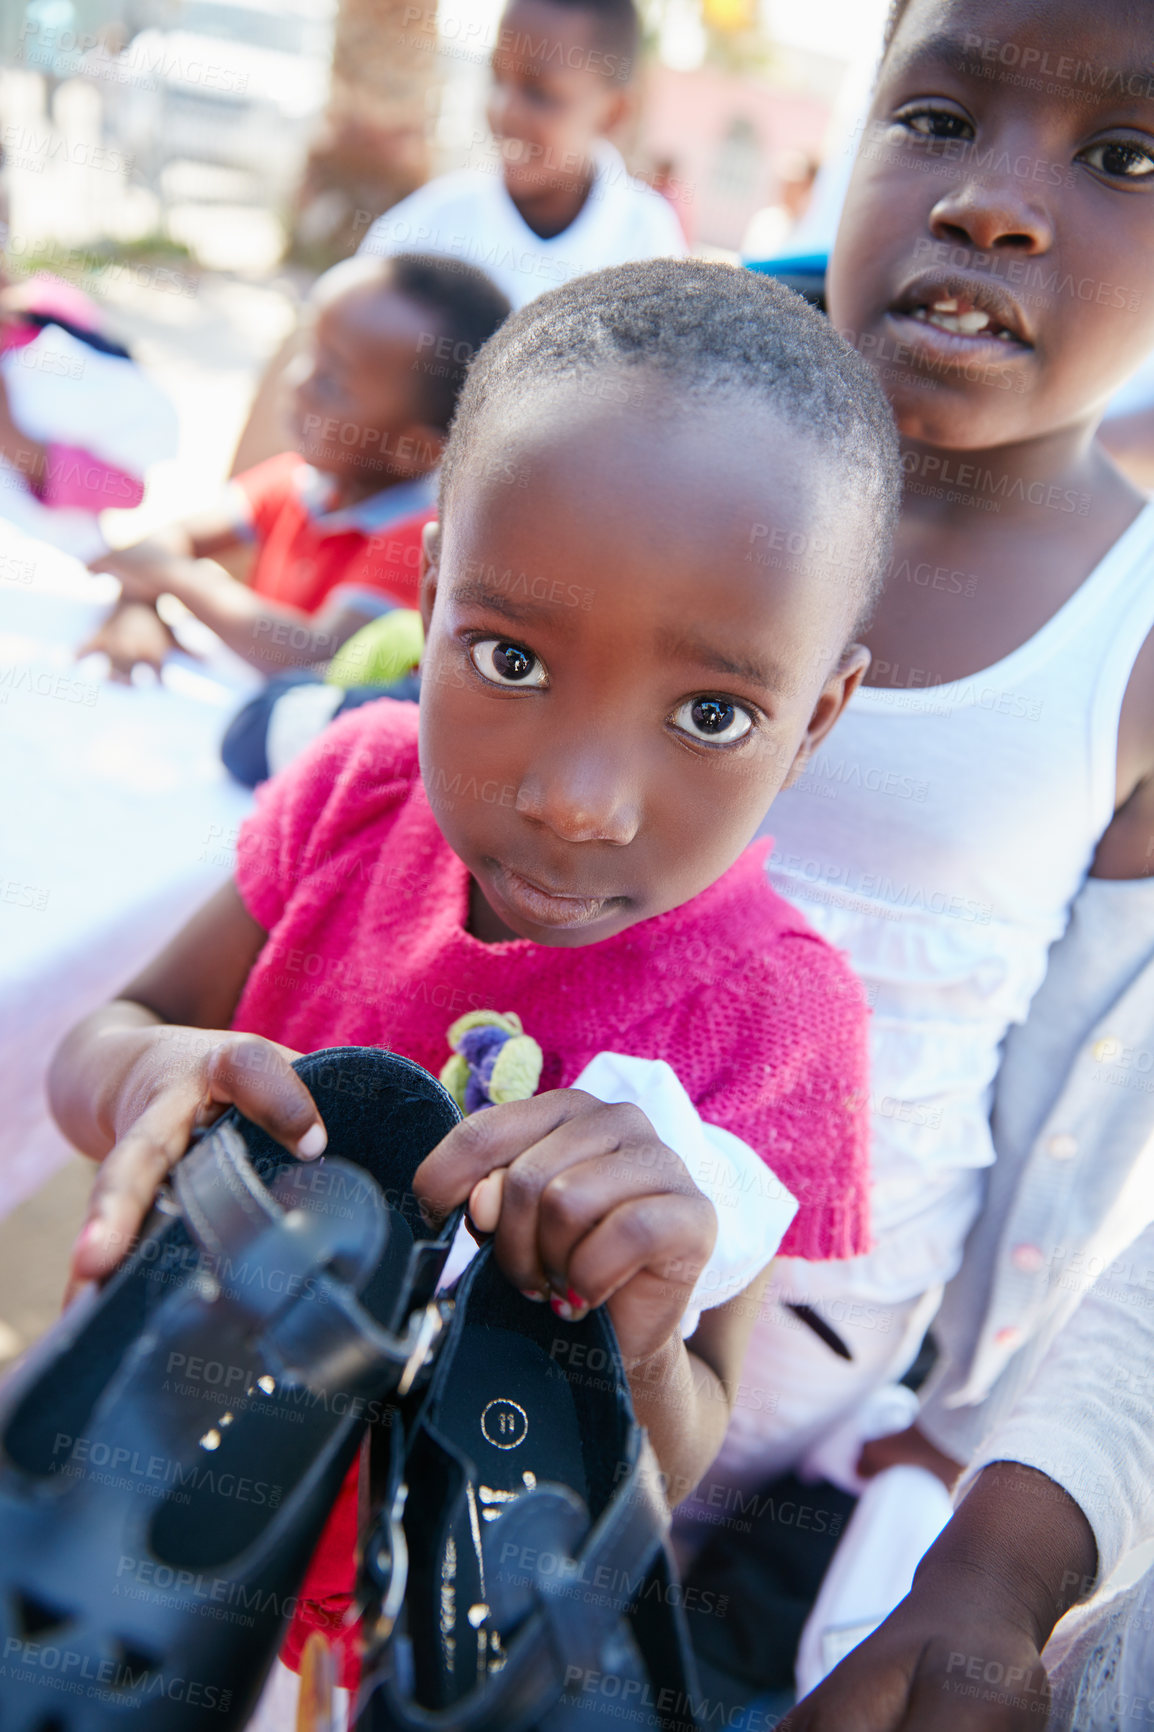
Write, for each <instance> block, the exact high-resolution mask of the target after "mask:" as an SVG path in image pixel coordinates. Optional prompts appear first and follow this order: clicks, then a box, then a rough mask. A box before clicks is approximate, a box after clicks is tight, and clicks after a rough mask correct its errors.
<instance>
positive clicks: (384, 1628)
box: [369, 1480, 409, 1643]
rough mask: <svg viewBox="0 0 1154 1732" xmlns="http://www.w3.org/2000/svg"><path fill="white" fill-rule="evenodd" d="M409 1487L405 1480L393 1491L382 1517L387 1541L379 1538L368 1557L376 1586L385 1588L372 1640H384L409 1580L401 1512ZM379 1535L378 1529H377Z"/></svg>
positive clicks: (394, 1620)
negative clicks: (390, 1501)
mask: <svg viewBox="0 0 1154 1732" xmlns="http://www.w3.org/2000/svg"><path fill="white" fill-rule="evenodd" d="M408 1495H409V1488H408V1486H407V1485H406V1484H405V1482H404V1480H402V1481H401V1482H400V1484H399V1485H398V1486H397V1489H396V1491H395V1492H394V1493H393V1501H392V1504H391V1506H390V1508H389V1511H388V1514H387V1516H385V1518H384V1520H385V1521H387V1523H388V1536H389V1537H388V1541H387V1543H386V1542H384V1540H383V1536H381V1537H378V1539H377V1541H376V1543H375V1544H374V1546H373V1551H372V1556H371V1558H370V1560H369V1562H370V1567H371V1571H372V1575H373V1577H374V1579H375V1581H376V1583H377V1586H378V1588H383V1589H384V1597H383V1599H382V1600H381V1604H380V1607H379V1609H378V1611H377V1615H376V1617H375V1619H374V1620H373V1641H374V1642H375V1643H376V1642H387V1641H388V1639H389V1637H390V1636H391V1635H392V1633H393V1626H394V1625H395V1624H396V1621H397V1619H398V1618H399V1617H400V1615H401V1607H402V1606H403V1605H404V1603H405V1589H406V1587H407V1586H408V1580H409V1546H408V1541H407V1540H406V1539H405V1527H404V1514H405V1503H406V1500H407V1498H408ZM378 1535H380V1529H378Z"/></svg>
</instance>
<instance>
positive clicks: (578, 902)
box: [421, 377, 868, 945]
mask: <svg viewBox="0 0 1154 1732" xmlns="http://www.w3.org/2000/svg"><path fill="white" fill-rule="evenodd" d="M595 383H596V384H597V386H598V388H599V391H600V388H601V387H603V386H605V385H612V386H613V387H614V389H613V390H612V391H611V392H606V393H604V395H605V397H606V399H607V400H605V401H601V402H598V401H595V400H594V399H592V398H590V397H589V396H588V395H587V394H586V393H585V392H584V391H582V390H581V389H580V388H579V386H578V385H576V384H569V385H567V386H564V387H559V388H557V389H556V390H555V391H554V392H553V393H552V394H551V396H550V399H549V409H550V412H549V414H548V416H547V417H537V418H536V419H537V420H539V421H540V422H541V425H540V426H539V427H538V428H537V429H536V430H534V428H533V427H532V426H527V425H525V424H524V423H523V424H522V428H521V430H520V431H519V433H518V435H517V436H516V439H515V441H514V442H513V443H511V444H510V445H509V446H506V447H503V448H502V451H501V456H500V460H499V461H493V462H491V463H489V464H487V465H485V464H484V462H483V457H482V455H481V453H480V452H476V453H471V454H470V456H469V458H468V460H467V464H466V468H465V470H464V471H463V472H462V474H461V475H460V476H459V478H458V480H457V484H456V490H455V492H454V495H453V499H452V503H451V509H450V511H449V514H448V520H447V522H446V524H445V525H444V528H443V531H440V532H438V531H434V532H433V533H432V534H431V535H430V537H429V544H428V548H427V552H428V556H429V563H428V568H427V571H426V575H425V584H424V594H423V604H422V605H423V610H424V613H425V620H426V629H427V632H428V642H427V645H426V650H425V658H424V661H423V663H422V694H421V770H422V775H423V778H424V783H425V788H426V790H427V793H428V797H429V801H430V804H431V806H432V809H433V812H434V814H435V816H436V818H437V821H438V823H439V824H440V827H441V830H442V831H443V833H444V835H445V837H446V839H447V841H448V842H449V843H450V845H451V846H452V847H453V849H454V850H455V852H456V853H457V854H458V855H459V856H460V857H461V859H462V860H463V861H464V862H465V864H466V865H467V866H468V868H469V870H470V872H471V873H472V874H473V877H474V878H475V880H476V882H477V884H478V886H479V888H480V891H481V893H482V895H483V897H484V899H485V902H486V903H487V904H488V907H489V909H490V910H491V911H492V913H493V915H494V916H495V917H496V922H497V930H498V931H504V932H506V933H508V934H511V935H512V934H515V935H518V936H520V937H523V938H530V939H533V940H535V941H536V942H538V943H541V944H548V945H582V944H589V943H592V942H593V941H594V940H597V939H601V938H607V937H609V936H610V935H611V934H612V933H615V932H620V931H622V930H623V929H624V928H625V927H628V926H631V925H633V924H634V922H636V921H638V920H643V919H646V918H648V917H649V916H651V915H655V914H660V913H663V912H664V911H665V910H667V909H669V908H674V907H677V906H678V905H679V904H681V903H683V902H686V901H688V900H689V898H690V897H692V896H695V895H696V894H697V893H698V892H699V891H701V890H703V889H705V888H706V886H707V885H709V884H711V883H712V882H713V881H714V880H715V879H716V878H718V877H720V875H721V874H722V873H723V872H724V871H725V870H726V869H727V868H728V867H729V866H730V865H731V864H732V863H733V861H734V860H735V859H736V858H737V856H738V854H739V853H740V852H741V850H742V849H743V848H744V847H745V845H746V844H747V843H748V842H749V841H750V839H751V838H752V837H753V835H754V834H755V832H756V830H757V828H758V826H759V824H760V823H761V821H762V819H763V818H764V816H765V813H766V810H767V808H768V807H769V805H770V802H771V801H772V799H773V797H774V795H775V794H776V793H777V792H778V790H779V789H780V788H781V786H782V785H783V783H784V782H785V780H786V778H787V776H788V775H789V774H790V772H791V771H792V770H793V768H794V766H795V764H797V763H798V760H799V757H800V756H803V755H804V753H805V751H806V749H807V748H809V747H812V746H813V745H815V744H816V743H817V741H818V740H819V739H820V738H821V737H823V736H824V734H825V733H826V732H827V731H828V729H829V728H830V727H831V726H832V725H833V722H834V721H835V720H836V718H837V716H838V715H839V714H840V712H841V709H842V708H843V706H844V704H845V702H846V700H847V698H848V696H849V693H850V692H851V691H852V689H853V688H854V687H855V686H856V685H857V683H858V681H859V680H860V678H861V674H862V672H863V671H864V668H865V665H866V662H867V661H868V656H867V654H866V652H865V651H864V650H860V651H858V652H857V653H856V654H854V655H849V656H846V657H842V656H841V653H840V652H841V651H842V647H843V645H844V643H845V640H846V637H847V636H848V634H849V630H850V627H851V625H852V621H853V617H854V614H855V611H856V596H857V590H856V586H855V585H854V584H852V583H851V582H849V580H848V578H847V575H846V574H847V571H848V570H850V569H851V568H852V562H853V560H854V558H855V554H856V547H855V542H856V544H857V546H858V547H860V545H861V543H862V541H863V538H864V535H865V534H866V533H868V531H867V530H866V529H865V527H864V526H863V524H862V523H861V521H860V513H858V512H856V511H854V510H851V509H850V508H849V507H847V506H846V505H845V504H844V503H842V502H841V501H840V499H839V496H838V490H837V488H836V486H835V485H834V482H835V479H836V478H835V477H834V476H832V475H831V474H829V473H828V471H827V470H826V467H825V465H823V463H822V459H821V457H820V455H818V454H817V453H816V452H815V451H813V450H811V449H809V448H808V447H807V448H806V450H805V451H804V453H803V454H802V453H799V440H798V436H797V433H796V431H794V430H792V429H788V428H783V427H782V426H780V425H779V424H777V423H776V422H775V421H773V420H771V419H770V418H769V416H767V414H766V413H765V412H764V411H760V412H755V411H754V410H752V409H751V408H750V407H749V406H748V405H746V404H743V403H736V404H731V405H729V406H727V407H725V408H719V409H715V410H713V411H711V412H709V413H704V414H695V415H693V416H689V415H681V416H679V417H677V418H676V419H675V420H674V419H661V418H660V417H654V416H652V415H648V416H647V415H646V413H645V403H644V401H643V400H642V398H641V396H640V394H638V395H637V401H636V402H634V404H633V405H632V406H631V407H627V406H623V402H622V397H621V395H620V394H619V393H618V392H617V390H616V386H617V384H618V383H619V384H620V386H621V392H622V393H624V394H625V395H626V396H628V394H629V393H631V392H632V393H635V394H637V386H636V384H635V383H627V382H626V381H625V380H620V381H614V380H610V379H606V378H603V377H601V378H598V379H597V380H596V381H595ZM534 407H536V405H534ZM528 419H529V416H528V413H527V416H526V420H528ZM481 443H482V445H483V444H484V443H485V441H484V437H483V436H482V440H481ZM482 469H485V471H486V472H485V474H484V475H482V474H480V473H479V472H480V471H481V470H482ZM823 471H824V472H823ZM819 498H820V499H821V507H820V509H819V507H818V505H817V501H818V499H819ZM790 549H793V550H794V551H793V552H790V551H789V550H790ZM486 935H487V936H488V935H490V934H489V933H486Z"/></svg>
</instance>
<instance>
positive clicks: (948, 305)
mask: <svg viewBox="0 0 1154 1732" xmlns="http://www.w3.org/2000/svg"><path fill="white" fill-rule="evenodd" d="M957 310H958V297H957V296H956V295H947V296H946V297H945V299H944V300H941V301H935V302H934V304H933V308H932V311H933V312H935V313H956V312H957Z"/></svg>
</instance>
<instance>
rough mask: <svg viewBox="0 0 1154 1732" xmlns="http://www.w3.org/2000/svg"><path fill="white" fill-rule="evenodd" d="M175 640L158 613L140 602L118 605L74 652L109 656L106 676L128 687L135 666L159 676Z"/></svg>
mask: <svg viewBox="0 0 1154 1732" xmlns="http://www.w3.org/2000/svg"><path fill="white" fill-rule="evenodd" d="M176 647H177V644H176V639H175V638H174V637H173V635H172V633H171V632H170V631H169V629H168V627H167V626H166V625H165V623H164V621H163V620H162V619H161V617H160V615H159V614H158V613H157V611H156V609H155V608H154V607H152V606H151V605H149V604H146V603H143V602H124V601H122V602H120V603H118V605H117V606H116V607H114V608H113V610H112V612H111V613H110V614H109V615H108V618H107V619H106V620H104V621H103V622H102V623H101V624H100V625H99V626H97V628H96V630H95V631H94V632H93V634H92V636H91V637H90V638H88V639H87V640H86V641H85V642H84V643H82V644H81V646H80V648H79V649H78V650H77V652H76V655H77V659H78V660H79V658H80V657H81V656H87V655H93V654H97V653H99V654H101V655H106V656H107V657H108V677H109V678H110V679H112V680H117V681H119V682H121V683H122V684H125V685H126V684H128V682H129V681H130V680H131V678H132V670H133V668H135V667H149V668H152V669H153V670H154V671H155V672H156V673H157V674H158V675H159V673H160V670H161V668H162V667H163V666H164V659H165V657H166V656H167V655H168V653H169V651H170V650H173V649H175V648H176Z"/></svg>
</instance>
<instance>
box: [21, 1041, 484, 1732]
mask: <svg viewBox="0 0 1154 1732" xmlns="http://www.w3.org/2000/svg"><path fill="white" fill-rule="evenodd" d="M296 1068H297V1070H298V1071H299V1073H300V1074H301V1076H302V1077H303V1079H304V1081H305V1082H306V1083H307V1084H308V1087H309V1089H310V1091H311V1093H312V1094H313V1096H314V1098H315V1100H316V1102H317V1106H318V1107H319V1109H320V1111H321V1113H322V1115H323V1117H324V1120H325V1123H326V1125H327V1126H328V1130H329V1153H328V1154H327V1155H326V1156H325V1157H324V1158H323V1159H321V1160H319V1161H310V1162H308V1163H301V1162H299V1161H298V1160H296V1158H295V1157H294V1156H292V1155H290V1154H288V1153H287V1152H286V1151H285V1150H284V1149H282V1148H280V1147H279V1145H277V1144H276V1143H274V1142H273V1141H272V1139H271V1138H269V1137H268V1136H267V1135H266V1134H265V1133H264V1132H263V1131H261V1130H259V1129H258V1128H257V1127H256V1126H254V1125H252V1124H250V1123H248V1122H247V1121H246V1120H244V1119H242V1118H240V1117H239V1115H238V1114H237V1113H236V1112H235V1111H234V1112H230V1113H229V1114H227V1115H226V1116H225V1117H224V1118H223V1119H221V1120H220V1122H219V1123H218V1124H217V1125H216V1126H215V1127H214V1128H213V1129H212V1130H211V1131H210V1132H209V1133H208V1135H207V1136H205V1137H203V1138H202V1139H201V1140H200V1141H199V1142H197V1143H196V1144H194V1146H193V1147H192V1148H191V1150H190V1151H189V1153H188V1154H187V1155H186V1156H185V1157H184V1158H183V1160H182V1161H181V1162H180V1163H179V1164H178V1165H177V1167H176V1168H175V1169H174V1171H173V1174H172V1179H171V1183H170V1186H169V1187H168V1188H167V1189H166V1191H165V1192H164V1193H163V1194H162V1195H161V1197H160V1198H159V1199H158V1202H157V1207H156V1209H155V1210H154V1212H153V1214H152V1216H151V1217H150V1219H149V1221H148V1222H147V1223H146V1225H145V1228H144V1231H143V1234H142V1236H141V1239H140V1241H139V1243H138V1244H137V1245H136V1247H135V1248H134V1249H133V1251H132V1252H131V1253H130V1255H129V1256H128V1257H126V1258H125V1260H124V1261H123V1262H122V1263H121V1265H120V1266H119V1268H118V1269H117V1270H116V1271H115V1273H114V1274H113V1275H112V1276H111V1277H110V1279H109V1280H108V1282H107V1283H106V1284H105V1286H104V1287H103V1288H101V1289H94V1290H93V1291H91V1292H89V1293H87V1294H86V1295H85V1296H84V1297H83V1298H82V1299H81V1300H79V1301H78V1302H77V1303H76V1304H75V1305H73V1306H72V1307H71V1308H70V1309H69V1311H68V1312H67V1313H66V1314H65V1315H64V1316H63V1317H62V1318H61V1319H60V1320H59V1322H58V1323H57V1324H56V1325H55V1327H54V1328H53V1329H52V1330H51V1331H50V1333H49V1335H48V1336H46V1337H45V1339H44V1340H43V1341H42V1342H41V1343H40V1344H39V1346H38V1348H37V1349H36V1350H35V1351H34V1352H33V1354H32V1355H30V1356H29V1359H28V1360H27V1361H26V1363H25V1365H24V1366H23V1367H22V1369H21V1371H20V1372H19V1373H18V1374H17V1376H16V1377H15V1378H14V1379H13V1380H11V1382H10V1383H9V1384H8V1386H7V1388H6V1389H5V1390H4V1392H3V1395H2V1396H0V1529H2V1531H3V1533H4V1536H5V1543H4V1546H3V1548H2V1549H0V1661H2V1664H0V1726H2V1727H3V1728H4V1732H43V1729H44V1728H46V1727H49V1726H51V1727H52V1728H53V1729H54V1732H110V1729H111V1728H114V1727H121V1726H128V1727H133V1728H137V1729H138V1732H161V1729H164V1732H168V1729H172V1732H179V1729H183V1728H188V1729H189V1732H192V1729H193V1728H203V1727H204V1726H205V1725H208V1724H211V1725H213V1726H217V1727H220V1728H222V1732H227V1729H228V1728H230V1727H235V1728H240V1727H243V1726H244V1725H245V1724H246V1722H247V1721H248V1719H249V1717H250V1714H251V1712H252V1709H253V1707H254V1705H255V1703H256V1700H257V1698H258V1697H259V1695H260V1691H261V1688H262V1685H263V1683H264V1679H265V1677H266V1675H267V1672H268V1670H269V1667H270V1666H271V1664H272V1662H273V1659H274V1658H275V1655H276V1652H277V1649H278V1647H279V1645H280V1641H281V1638H282V1635H283V1632H284V1629H285V1626H286V1624H287V1622H288V1620H289V1619H290V1618H291V1616H292V1614H293V1611H294V1608H295V1595H296V1592H297V1590H298V1588H299V1586H300V1582H301V1579H302V1577H303V1574H304V1571H305V1569H306V1567H307V1565H308V1562H309V1558H310V1556H311V1555H312V1552H313V1550H314V1548H315V1546H316V1542H317V1539H318V1536H319V1534H320V1531H321V1529H322V1527H323V1525H324V1522H325V1520H326V1518H327V1516H328V1513H329V1510H330V1508H331V1506H332V1503H333V1500H334V1498H335V1497H336V1494H337V1492H338V1490H339V1489H340V1486H341V1484H342V1482H343V1480H344V1476H345V1474H346V1472H347V1470H348V1468H349V1466H350V1463H351V1461H352V1459H353V1456H354V1455H355V1452H356V1450H357V1448H358V1445H359V1443H360V1440H361V1438H362V1436H363V1434H364V1429H365V1426H366V1423H367V1422H368V1420H369V1419H370V1418H371V1417H373V1415H374V1414H376V1413H377V1412H378V1411H380V1409H381V1406H382V1404H383V1403H384V1402H386V1401H387V1400H389V1399H390V1398H391V1397H392V1395H393V1394H394V1392H395V1391H396V1390H397V1389H398V1388H399V1387H400V1386H401V1385H402V1384H403V1383H405V1381H406V1379H407V1380H408V1381H409V1382H411V1381H412V1380H413V1378H414V1376H415V1374H416V1371H417V1369H418V1368H419V1365H420V1363H421V1362H422V1361H423V1359H424V1358H425V1357H426V1355H427V1353H428V1352H429V1351H430V1350H431V1345H432V1343H433V1342H434V1340H435V1337H436V1334H437V1330H436V1329H434V1328H432V1327H431V1319H432V1317H433V1315H434V1313H435V1316H436V1321H437V1323H438V1324H439V1322H440V1314H439V1312H436V1310H435V1306H434V1305H433V1303H432V1300H433V1292H434V1288H435V1286H436V1281H437V1278H438V1276H439V1273H440V1270H441V1268H442V1266H443V1264H444V1261H445V1258H446V1256H447V1254H448V1250H449V1247H450V1245H451V1243H452V1239H453V1235H454V1233H455V1231H456V1227H457V1224H458V1221H459V1212H458V1213H456V1214H454V1215H452V1216H450V1217H449V1218H448V1219H446V1220H445V1221H443V1222H440V1223H436V1222H429V1221H427V1220H425V1219H424V1217H423V1215H422V1213H421V1210H420V1208H419V1206H418V1205H417V1203H416V1201H415V1199H414V1198H413V1195H412V1190H411V1181H412V1176H413V1174H414V1172H415V1171H416V1169H417V1167H418V1166H419V1165H420V1163H421V1161H422V1160H423V1159H424V1158H425V1156H426V1155H427V1154H428V1153H429V1152H430V1150H431V1149H433V1148H434V1147H435V1146H436V1145H437V1143H438V1142H440V1141H441V1139H442V1138H443V1137H444V1136H445V1135H447V1133H448V1131H449V1130H450V1129H451V1128H452V1126H453V1125H454V1124H455V1123H457V1121H458V1118H459V1115H458V1113H457V1109H456V1107H455V1106H454V1105H453V1103H452V1101H451V1100H450V1099H449V1098H448V1096H447V1095H446V1094H445V1092H444V1090H443V1089H442V1088H441V1086H440V1084H439V1083H438V1082H436V1080H435V1079H434V1078H433V1077H431V1076H429V1075H428V1074H427V1073H426V1072H424V1071H422V1070H421V1069H420V1068H419V1067H418V1066H417V1065H413V1064H410V1063H409V1062H408V1061H407V1060H405V1059H400V1058H397V1057H396V1056H395V1055H393V1054H390V1053H384V1052H378V1051H375V1050H372V1049H367V1048H348V1049H344V1050H334V1051H330V1052H325V1053H317V1054H313V1055H311V1056H310V1057H308V1058H305V1059H301V1060H300V1061H298V1063H297V1066H296Z"/></svg>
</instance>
